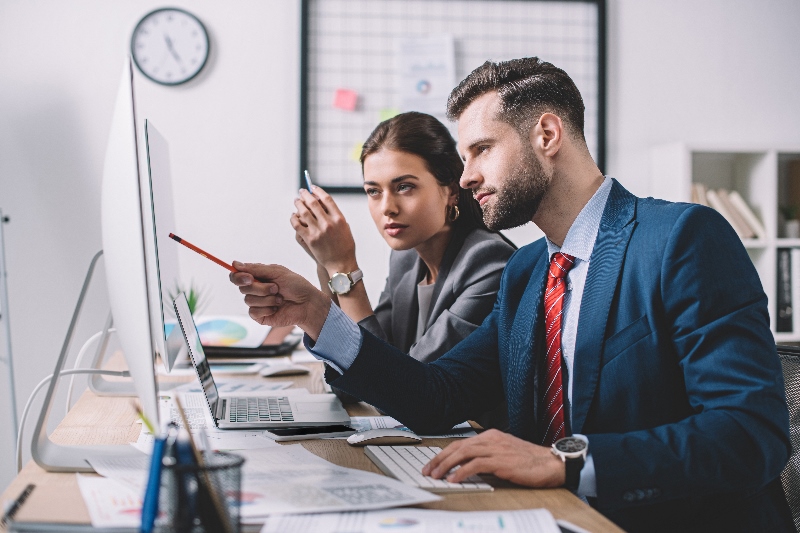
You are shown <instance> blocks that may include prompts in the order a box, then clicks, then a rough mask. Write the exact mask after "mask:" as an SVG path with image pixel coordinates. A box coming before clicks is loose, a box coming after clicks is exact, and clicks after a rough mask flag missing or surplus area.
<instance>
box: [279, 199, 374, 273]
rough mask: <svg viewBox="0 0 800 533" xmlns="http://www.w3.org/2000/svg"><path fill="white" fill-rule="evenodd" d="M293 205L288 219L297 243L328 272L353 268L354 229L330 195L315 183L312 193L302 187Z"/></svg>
mask: <svg viewBox="0 0 800 533" xmlns="http://www.w3.org/2000/svg"><path fill="white" fill-rule="evenodd" d="M294 205H295V208H296V209H297V212H295V213H294V214H292V217H291V219H290V222H291V224H292V227H293V228H294V230H295V232H296V239H297V242H298V243H299V244H300V246H302V247H303V249H305V251H306V252H308V254H309V255H310V256H311V257H312V258H314V260H315V261H316V262H317V263H318V264H319V265H321V266H322V267H323V268H325V270H327V272H328V275H329V276H330V275H332V274H333V273H335V272H352V271H353V270H356V269H357V268H358V264H357V262H356V243H355V240H354V239H353V233H352V232H351V231H350V225H349V224H348V223H347V220H346V219H345V217H344V215H343V214H342V212H341V211H340V210H339V207H338V206H337V205H336V202H334V200H333V198H331V196H330V195H329V194H328V193H326V192H325V191H324V190H322V189H321V188H320V187H316V186H315V187H314V194H313V195H312V194H311V193H309V192H308V191H306V190H305V189H301V190H300V197H299V198H297V199H296V200H295V201H294Z"/></svg>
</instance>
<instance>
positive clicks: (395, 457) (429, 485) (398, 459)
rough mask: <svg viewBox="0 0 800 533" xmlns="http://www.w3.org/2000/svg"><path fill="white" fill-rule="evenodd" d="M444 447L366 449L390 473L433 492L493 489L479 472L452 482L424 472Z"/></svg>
mask: <svg viewBox="0 0 800 533" xmlns="http://www.w3.org/2000/svg"><path fill="white" fill-rule="evenodd" d="M441 451H442V449H441V448H439V447H437V446H366V447H365V448H364V453H365V454H367V457H369V458H370V459H372V462H373V463H375V464H376V465H377V466H378V468H380V469H381V472H383V473H384V474H386V475H387V476H391V477H393V478H395V479H398V480H400V481H402V482H403V483H405V484H407V485H413V486H415V487H419V488H421V489H425V490H428V491H430V492H491V491H493V490H494V489H493V488H492V486H491V485H488V484H487V483H484V482H483V480H482V479H481V478H479V477H478V476H471V477H468V478H467V479H466V480H464V481H462V482H461V483H450V482H449V481H445V480H444V479H434V478H432V477H430V476H423V475H422V467H423V466H425V465H426V464H427V463H428V462H429V461H430V460H431V459H433V458H434V457H435V456H436V454H438V453H439V452H441Z"/></svg>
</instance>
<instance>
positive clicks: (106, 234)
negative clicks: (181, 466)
mask: <svg viewBox="0 0 800 533" xmlns="http://www.w3.org/2000/svg"><path fill="white" fill-rule="evenodd" d="M134 96H135V95H134V87H133V70H132V65H131V63H130V61H128V62H127V63H126V65H125V68H124V69H123V73H122V79H121V81H120V86H119V91H118V93H117V101H116V104H115V106H114V115H113V120H112V124H111V131H110V133H109V136H108V147H107V149H106V157H105V164H104V167H103V185H102V194H101V222H102V232H103V256H104V261H105V270H106V281H107V285H108V296H109V302H110V305H111V313H112V316H113V318H114V327H115V328H116V330H117V338H118V340H119V344H120V346H121V348H122V352H123V353H124V355H125V359H126V361H127V363H128V369H129V370H130V373H131V378H132V379H133V384H134V388H135V390H136V394H137V395H138V397H139V400H140V402H141V404H142V405H141V406H142V410H143V412H144V414H145V416H147V417H148V418H149V419H150V420H151V421H153V423H158V399H157V395H156V379H155V371H154V366H153V365H154V359H155V354H156V353H157V352H158V350H159V349H162V350H163V348H162V347H163V345H164V329H163V326H162V327H161V328H160V330H159V329H156V328H155V327H154V323H155V322H156V321H155V320H153V318H152V317H153V315H155V314H160V313H161V309H160V302H159V301H158V300H156V299H155V298H154V294H156V293H157V292H158V291H160V284H159V281H158V260H157V259H154V258H153V257H152V255H153V254H155V253H156V250H155V248H154V247H153V245H152V244H150V241H152V240H153V238H152V226H153V221H152V218H153V215H152V202H151V199H150V198H148V197H146V196H145V194H144V193H145V192H146V190H147V189H149V185H147V188H145V187H143V185H144V184H146V183H147V182H149V179H144V178H143V175H142V174H143V169H142V168H141V165H140V164H139V138H138V135H137V132H138V128H137V120H136V106H135V98H134ZM148 256H151V257H150V259H149V260H148ZM154 287H156V289H154ZM162 320H163V318H162V317H159V319H158V321H162Z"/></svg>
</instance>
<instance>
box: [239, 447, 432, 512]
mask: <svg viewBox="0 0 800 533" xmlns="http://www.w3.org/2000/svg"><path fill="white" fill-rule="evenodd" d="M236 453H237V454H238V455H241V456H242V457H244V458H245V463H244V467H243V469H242V492H241V494H242V496H241V498H242V499H241V507H240V509H241V516H242V518H243V519H252V518H263V517H266V516H267V515H272V514H285V513H320V512H334V511H361V510H364V511H366V510H373V509H385V508H388V507H397V506H401V505H415V504H419V503H426V502H432V501H437V500H440V499H441V498H439V497H438V496H436V495H434V494H432V493H430V492H428V491H425V490H422V489H418V488H416V487H411V486H409V485H406V484H404V483H402V482H400V481H397V480H395V479H392V478H389V477H386V476H382V475H379V474H373V473H372V472H365V471H363V470H356V469H353V468H345V467H342V466H337V465H335V464H333V463H330V462H328V461H326V460H325V459H322V458H320V457H318V456H316V455H314V454H313V453H311V452H309V451H308V450H306V449H305V448H303V446H302V445H300V444H294V445H289V446H276V447H273V448H263V449H260V450H243V451H239V452H236Z"/></svg>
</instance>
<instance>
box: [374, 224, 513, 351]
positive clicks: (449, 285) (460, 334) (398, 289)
mask: <svg viewBox="0 0 800 533" xmlns="http://www.w3.org/2000/svg"><path fill="white" fill-rule="evenodd" d="M512 253H514V248H513V247H512V246H511V245H510V244H508V243H507V242H506V241H504V240H503V238H502V237H500V236H499V235H498V234H496V233H491V232H489V231H486V230H483V229H473V230H471V231H464V230H459V229H456V230H455V231H454V232H453V236H452V238H451V239H450V243H449V244H448V246H447V250H445V254H444V257H443V258H442V265H441V268H440V269H439V275H438V277H437V279H436V285H435V286H434V289H433V297H432V298H431V305H430V309H429V311H428V318H427V322H426V324H427V326H426V329H425V333H424V334H423V335H422V337H421V338H420V339H419V341H417V342H415V340H416V337H417V335H416V333H417V332H416V329H417V319H418V316H419V304H418V302H417V284H418V283H419V282H420V281H421V280H422V279H423V277H424V276H425V275H426V274H427V269H426V267H425V263H423V261H422V259H420V257H419V255H418V254H417V252H416V251H414V250H404V251H399V252H398V251H393V252H392V254H391V258H390V260H389V277H388V278H387V279H386V287H385V288H384V289H383V293H382V294H381V297H380V300H379V302H378V305H377V306H376V307H375V314H374V315H372V316H369V317H367V318H365V319H363V320H361V321H360V322H359V325H360V326H362V327H363V328H364V329H366V330H367V331H369V332H370V333H372V334H373V335H375V336H377V337H379V338H381V339H383V340H385V341H386V342H388V343H389V344H392V345H393V346H395V347H397V348H399V349H400V350H402V351H404V352H406V353H408V354H409V355H411V357H414V358H415V359H418V360H419V361H422V362H430V361H434V360H436V359H438V358H439V356H441V355H442V354H444V353H445V352H447V351H448V350H449V349H450V348H452V347H453V346H455V345H456V344H458V343H459V342H460V341H461V340H462V339H464V338H465V337H466V336H467V335H469V334H470V333H472V332H473V331H475V330H476V329H477V328H478V326H480V324H481V322H483V319H484V318H486V316H487V315H488V314H489V312H490V311H491V310H492V306H494V302H495V299H496V297H497V291H498V289H499V288H500V275H501V274H502V272H503V267H505V265H506V262H507V261H508V259H509V257H511V254H512Z"/></svg>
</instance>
